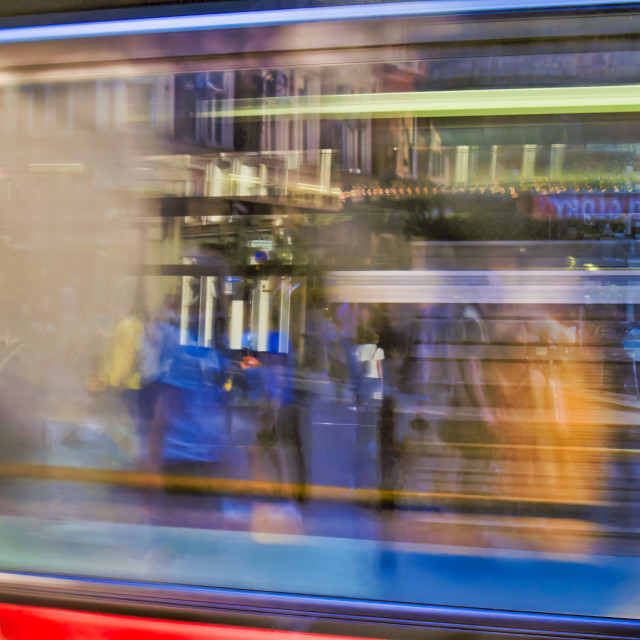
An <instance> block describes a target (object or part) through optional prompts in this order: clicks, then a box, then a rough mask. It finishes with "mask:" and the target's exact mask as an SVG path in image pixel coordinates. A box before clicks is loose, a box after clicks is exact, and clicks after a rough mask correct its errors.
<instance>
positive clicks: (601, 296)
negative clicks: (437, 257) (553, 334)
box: [325, 269, 640, 305]
mask: <svg viewBox="0 0 640 640" xmlns="http://www.w3.org/2000/svg"><path fill="white" fill-rule="evenodd" d="M325 286H326V292H327V297H328V299H329V300H330V301H331V302H347V301H348V302H357V303H363V304H364V303H389V304H392V303H393V304H403V303H419V304H420V303H429V304H456V303H459V304H461V303H465V304H535V305H541V304H542V305H544V304H640V272H639V271H638V270H637V269H619V270H618V269H616V270H607V269H604V270H601V271H587V270H578V269H576V270H569V269H567V270H562V269H555V270H548V271H546V270H538V269H536V270H531V271H526V270H522V271H506V270H504V271H500V270H486V271H419V270H416V271H334V272H328V273H326V274H325Z"/></svg>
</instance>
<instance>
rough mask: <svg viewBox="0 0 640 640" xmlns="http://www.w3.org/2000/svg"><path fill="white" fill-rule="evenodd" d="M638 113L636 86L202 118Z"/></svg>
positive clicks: (426, 95) (423, 94) (452, 94)
mask: <svg viewBox="0 0 640 640" xmlns="http://www.w3.org/2000/svg"><path fill="white" fill-rule="evenodd" d="M639 111H640V84H630V85H614V86H595V87H560V88H559V87H535V88H517V89H472V90H461V91H417V92H404V93H361V94H349V95H323V96H297V97H282V98H259V99H253V100H238V101H236V104H235V105H234V107H233V108H232V109H228V110H223V111H217V112H215V114H214V113H211V114H208V113H203V114H201V115H202V116H217V117H255V118H257V117H261V118H262V117H278V116H279V117H289V116H291V117H313V116H316V117H321V118H340V119H343V118H365V117H380V118H382V117H387V118H388V117H394V116H395V117H403V116H407V115H412V116H423V117H462V116H501V115H549V114H561V113H562V114H571V113H623V112H627V113H631V112H639Z"/></svg>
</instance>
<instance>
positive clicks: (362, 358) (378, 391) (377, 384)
mask: <svg viewBox="0 0 640 640" xmlns="http://www.w3.org/2000/svg"><path fill="white" fill-rule="evenodd" d="M358 333H359V334H360V335H359V340H358V346H357V347H356V353H355V355H356V359H357V361H358V363H359V365H360V370H361V380H360V393H359V397H360V403H362V402H369V401H371V400H382V385H383V369H382V361H383V360H384V351H383V350H382V349H381V348H380V347H379V346H378V340H379V338H378V336H377V335H376V334H375V333H374V332H373V331H371V330H369V329H364V330H361V331H359V332H358Z"/></svg>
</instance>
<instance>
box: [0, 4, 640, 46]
mask: <svg viewBox="0 0 640 640" xmlns="http://www.w3.org/2000/svg"><path fill="white" fill-rule="evenodd" d="M635 4H636V3H634V2H629V0H606V1H604V2H603V1H602V0H573V2H571V1H568V0H484V1H477V0H440V1H438V0H433V1H419V2H391V3H381V4H365V5H355V6H349V5H346V6H337V7H311V8H302V9H280V10H270V11H246V12H235V13H221V14H204V15H202V14H200V15H186V16H163V17H156V18H132V19H126V20H109V21H101V22H82V23H75V24H54V25H38V26H28V27H12V28H7V29H0V44H2V43H5V44H6V43H16V42H35V41H39V40H65V39H72V38H96V37H105V36H125V35H143V34H151V33H172V32H179V31H199V30H211V29H234V28H239V27H254V26H255V27H259V26H277V25H287V24H299V23H310V22H328V21H337V20H366V19H376V18H402V17H412V16H416V17H418V16H430V15H447V14H464V13H487V12H496V11H498V12H500V11H527V10H544V9H547V10H554V9H565V8H571V9H575V8H593V7H612V6H613V7H618V6H619V7H624V6H633V5H635Z"/></svg>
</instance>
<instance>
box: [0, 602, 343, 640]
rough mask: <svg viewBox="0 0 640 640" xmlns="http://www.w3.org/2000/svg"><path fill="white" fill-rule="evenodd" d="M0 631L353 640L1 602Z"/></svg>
mask: <svg viewBox="0 0 640 640" xmlns="http://www.w3.org/2000/svg"><path fill="white" fill-rule="evenodd" d="M0 632H1V634H2V635H1V636H0V638H1V639H2V640H36V639H40V638H41V639H42V640H107V639H108V640H148V639H152V638H157V639H158V640H159V639H160V638H161V639H162V640H187V638H188V639H189V640H199V639H200V638H203V639H204V638H206V639H207V640H212V639H215V640H354V639H347V638H344V637H340V636H325V635H316V634H311V633H301V632H296V631H272V630H265V629H245V628H243V627H227V626H223V625H212V624H199V623H196V622H176V621H166V620H153V619H149V618H133V617H127V616H114V615H106V614H99V613H83V612H79V611H65V610H62V609H46V608H42V607H23V606H15V605H4V604H2V605H0Z"/></svg>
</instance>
